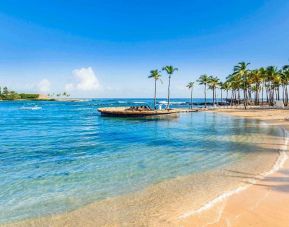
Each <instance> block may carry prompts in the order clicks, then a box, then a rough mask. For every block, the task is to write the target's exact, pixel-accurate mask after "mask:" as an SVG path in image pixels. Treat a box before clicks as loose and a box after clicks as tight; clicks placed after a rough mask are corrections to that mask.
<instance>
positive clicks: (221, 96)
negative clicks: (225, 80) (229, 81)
mask: <svg viewBox="0 0 289 227" xmlns="http://www.w3.org/2000/svg"><path fill="white" fill-rule="evenodd" d="M222 102H223V90H222V89H221V103H222Z"/></svg>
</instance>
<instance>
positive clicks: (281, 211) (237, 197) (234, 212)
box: [180, 109, 289, 227]
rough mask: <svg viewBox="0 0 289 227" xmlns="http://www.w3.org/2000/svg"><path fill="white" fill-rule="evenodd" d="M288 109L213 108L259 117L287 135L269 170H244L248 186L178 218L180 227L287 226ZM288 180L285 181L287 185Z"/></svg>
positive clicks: (288, 192) (217, 110) (288, 196)
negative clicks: (258, 172)
mask: <svg viewBox="0 0 289 227" xmlns="http://www.w3.org/2000/svg"><path fill="white" fill-rule="evenodd" d="M287 111H288V110H280V109H279V110H278V109H266V110H264V109H249V110H244V109H216V110H213V112H217V113H222V114H228V115H231V116H238V117H244V118H250V119H258V120H262V121H264V122H266V123H268V124H270V125H274V126H277V127H280V128H283V129H284V133H285V136H286V137H287V139H286V141H285V144H284V145H283V149H282V151H281V152H280V156H279V159H278V160H277V162H276V163H275V165H274V166H273V168H272V169H271V171H269V172H267V173H264V174H261V175H257V176H255V175H252V174H250V173H247V172H244V173H239V175H242V176H246V177H247V178H248V180H247V183H248V185H247V187H245V188H239V189H240V190H238V188H237V189H236V190H235V191H231V193H229V194H228V196H224V197H223V198H221V199H219V200H218V201H217V202H216V203H215V204H212V206H210V207H204V208H206V209H203V210H202V212H199V213H195V212H191V213H187V215H184V216H182V217H181V218H180V219H182V221H181V225H182V226H192V225H194V226H208V225H209V226H260V227H261V226H262V227H264V226H280V227H283V226H284V227H285V226H288V225H289V218H288V215H287V214H288V211H289V209H288V207H286V206H284V204H286V203H287V202H288V201H289V184H288V182H289V178H288V177H287V174H288V173H289V171H288V168H289V161H288V129H289V123H288V121H287V120H286V119H287V118H288V113H287ZM286 183H287V184H286Z"/></svg>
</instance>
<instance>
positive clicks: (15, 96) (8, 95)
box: [0, 87, 70, 101]
mask: <svg viewBox="0 0 289 227" xmlns="http://www.w3.org/2000/svg"><path fill="white" fill-rule="evenodd" d="M55 96H56V97H69V96H70V95H69V94H68V93H67V92H63V93H62V94H61V93H59V94H56V95H55V94H54V93H53V94H51V95H50V94H48V97H49V98H46V97H44V98H41V97H40V95H39V94H27V93H17V92H15V91H12V90H9V89H8V88H7V87H3V89H2V88H1V87H0V100H45V101H53V100H55V98H54V97H55Z"/></svg>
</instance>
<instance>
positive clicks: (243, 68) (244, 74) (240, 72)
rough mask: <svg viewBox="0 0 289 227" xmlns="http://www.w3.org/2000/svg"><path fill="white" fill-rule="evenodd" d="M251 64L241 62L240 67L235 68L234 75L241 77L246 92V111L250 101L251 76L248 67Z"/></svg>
mask: <svg viewBox="0 0 289 227" xmlns="http://www.w3.org/2000/svg"><path fill="white" fill-rule="evenodd" d="M249 64H250V63H246V62H239V63H238V65H236V66H234V73H233V75H235V76H237V77H240V78H241V80H242V87H243V91H244V107H245V109H247V101H248V100H247V99H248V94H247V92H248V74H249V72H250V71H249V70H248V68H247V67H248V65H249Z"/></svg>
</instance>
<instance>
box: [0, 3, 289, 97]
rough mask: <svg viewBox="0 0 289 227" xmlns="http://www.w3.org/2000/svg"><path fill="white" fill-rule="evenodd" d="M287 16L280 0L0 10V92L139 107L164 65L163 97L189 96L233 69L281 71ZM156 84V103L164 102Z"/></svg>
mask: <svg viewBox="0 0 289 227" xmlns="http://www.w3.org/2000/svg"><path fill="white" fill-rule="evenodd" d="M288 12H289V1H288V0H266V1H265V0H231V1H228V0H226V1H225V0H178V1H176V0H175V1H172V0H123V1H121V0H114V1H112V0H106V1H98V0H94V1H92V0H81V1H80V0H70V1H65V0H49V1H48V0H46V1H44V0H42V1H39V0H27V1H22V0H5V1H0V86H2V87H3V86H8V88H10V89H14V90H16V91H18V92H37V93H42V94H47V93H59V92H64V91H67V92H68V93H70V94H71V96H72V97H94V98H126V97H137V98H142V97H143V98H147V97H152V96H153V91H154V88H153V86H154V83H153V80H152V79H148V78H147V77H148V75H149V72H150V70H152V69H161V68H162V67H163V66H165V65H173V66H175V67H177V68H178V69H179V70H178V72H176V73H175V74H174V75H173V77H172V82H171V83H172V85H171V96H172V97H175V98H181V97H188V96H189V95H190V94H189V91H188V89H187V88H186V87H185V86H186V84H187V83H188V82H190V81H196V80H197V78H198V77H199V76H200V75H201V74H209V75H214V76H218V77H219V78H221V79H222V80H224V79H225V78H226V76H227V75H228V74H230V73H231V72H232V69H233V66H234V65H235V64H237V63H238V62H240V61H246V62H250V63H251V64H250V67H251V68H257V67H260V66H268V65H276V66H278V67H281V66H283V65H285V64H288V63H289V17H288ZM162 78H163V79H162V80H163V83H162V84H161V83H159V84H158V97H166V92H167V84H168V77H167V75H166V74H165V73H164V72H163V73H162ZM202 96H203V87H201V86H196V87H195V90H194V97H202Z"/></svg>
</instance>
